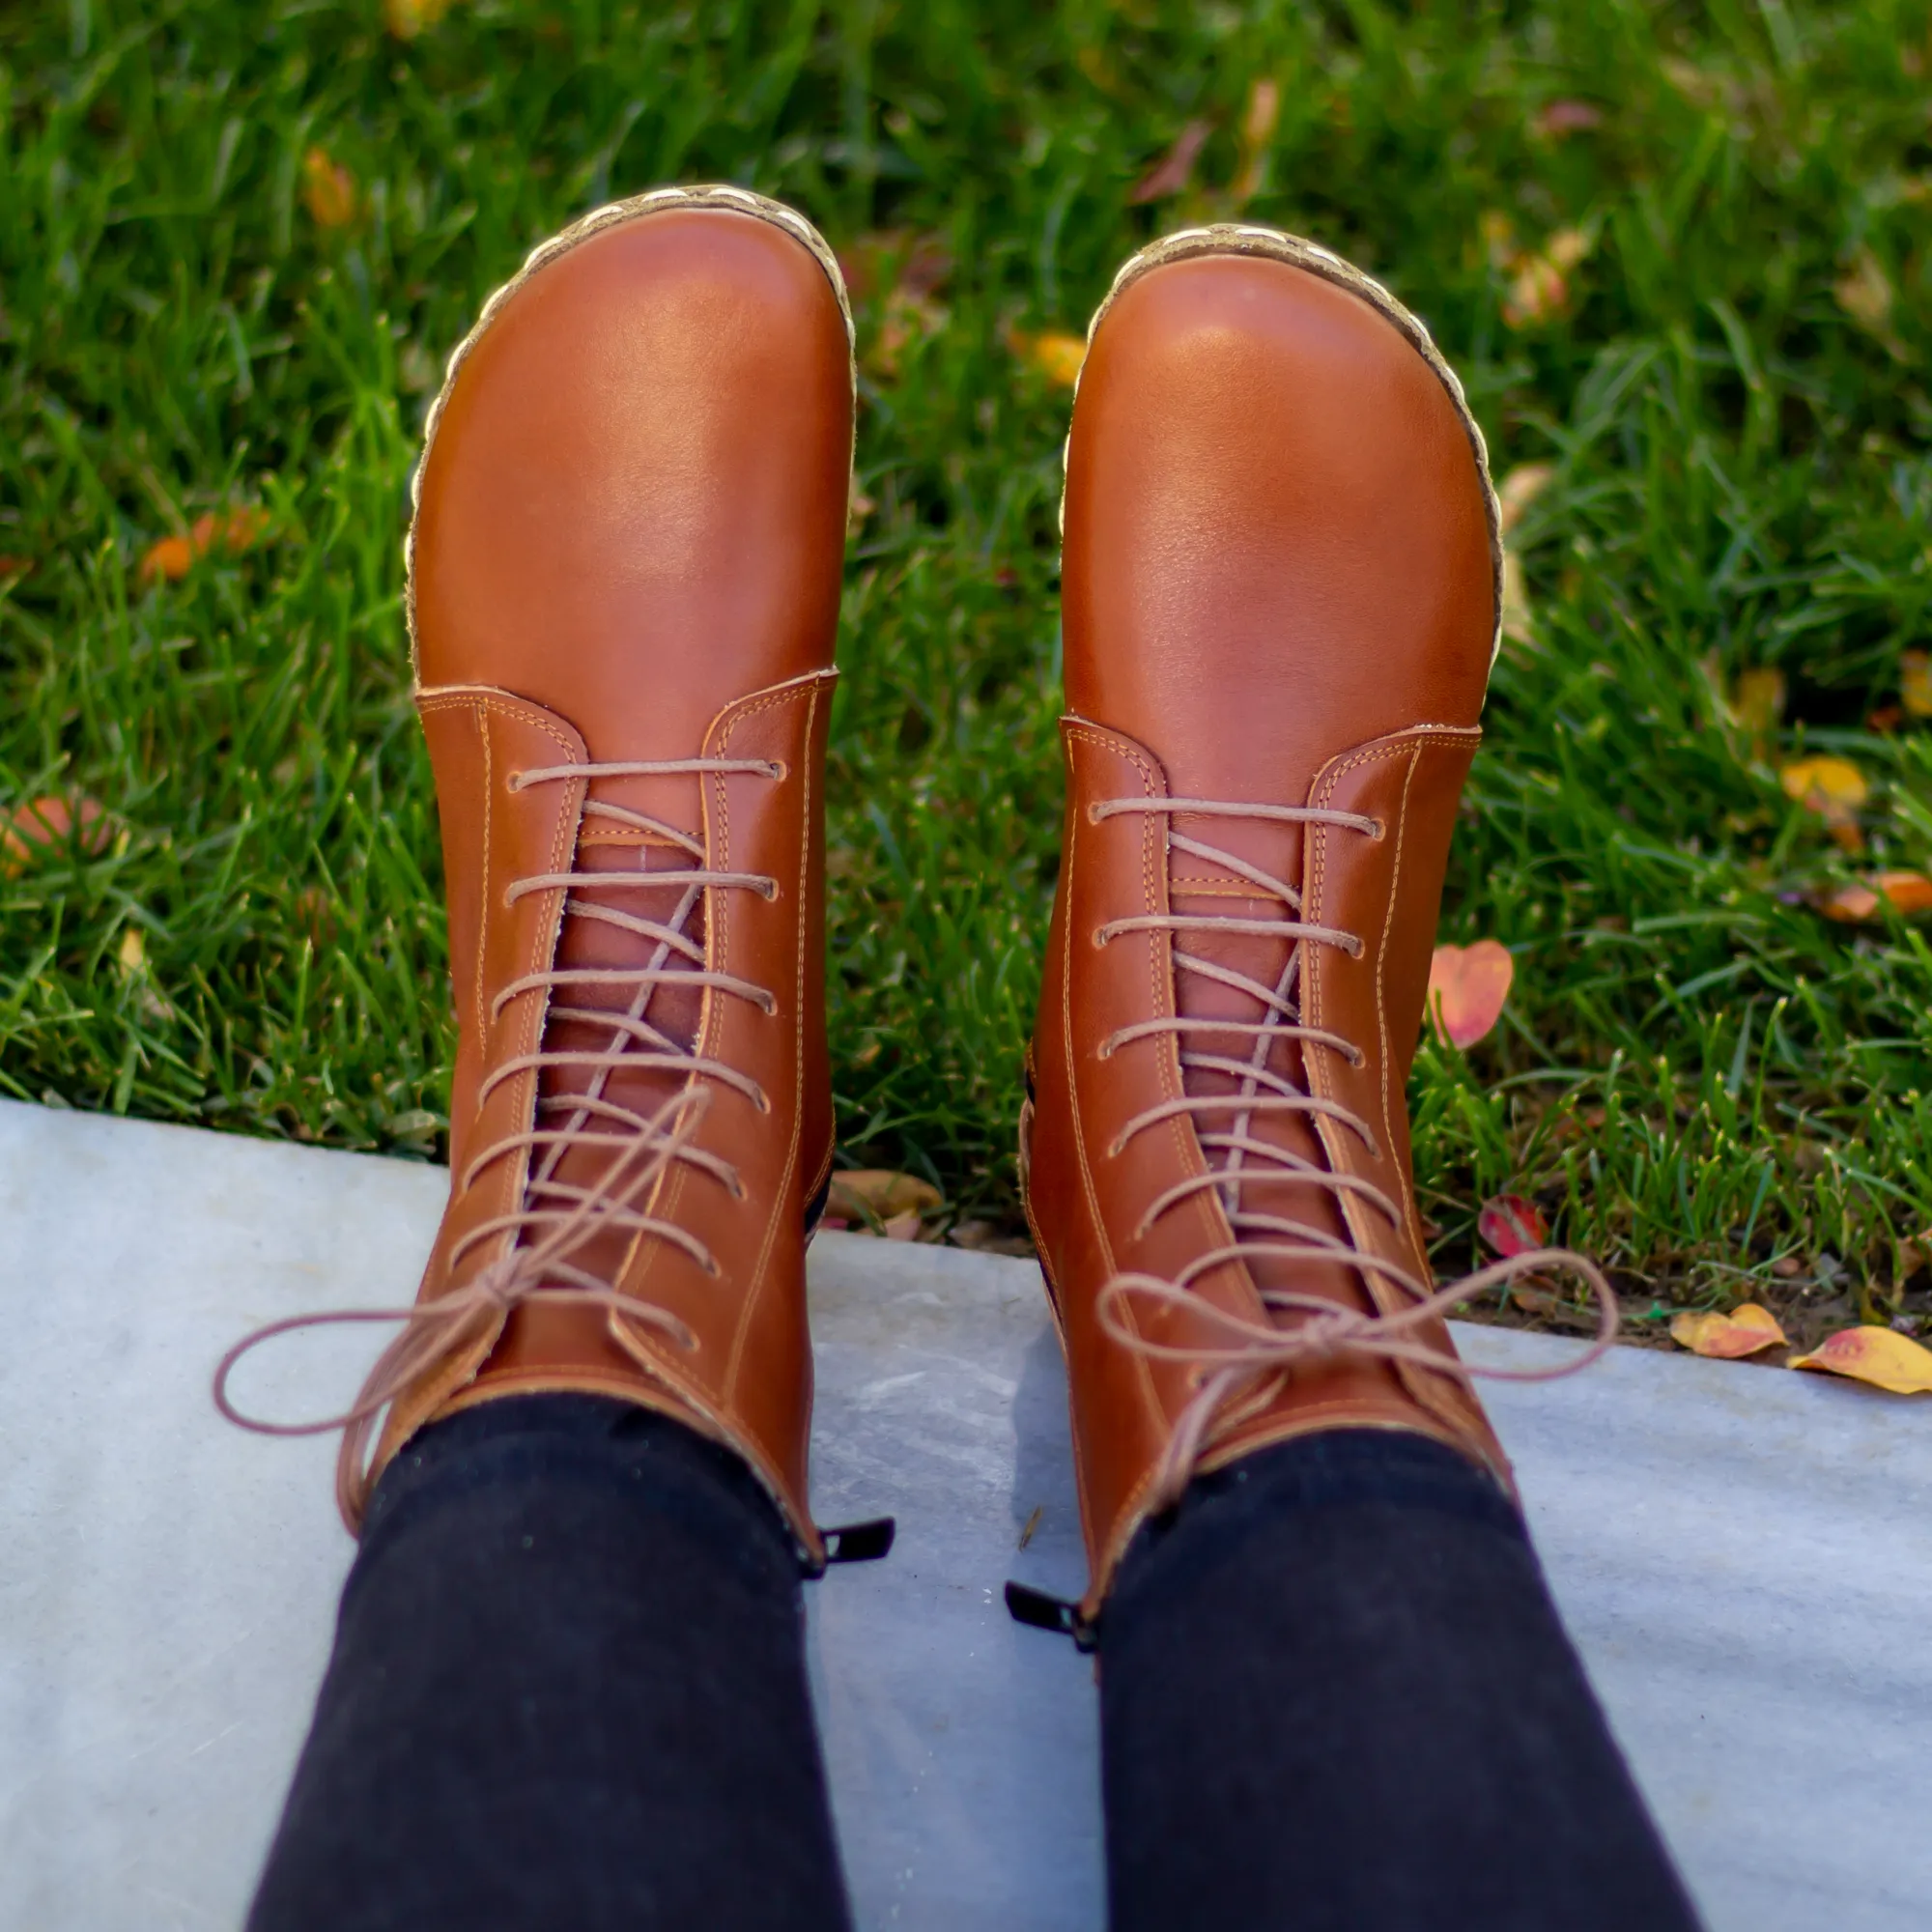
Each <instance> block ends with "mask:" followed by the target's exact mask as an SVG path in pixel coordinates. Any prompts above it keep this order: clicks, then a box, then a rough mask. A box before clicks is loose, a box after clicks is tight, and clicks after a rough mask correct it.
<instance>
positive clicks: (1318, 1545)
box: [1100, 1430, 1696, 1932]
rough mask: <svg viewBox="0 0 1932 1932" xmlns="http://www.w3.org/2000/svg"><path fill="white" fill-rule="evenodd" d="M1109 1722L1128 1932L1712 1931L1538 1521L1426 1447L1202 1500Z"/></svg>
mask: <svg viewBox="0 0 1932 1932" xmlns="http://www.w3.org/2000/svg"><path fill="white" fill-rule="evenodd" d="M1100 1708H1101V1750H1102V1776H1103V1781H1104V1791H1105V1803H1106V1817H1107V1846H1108V1852H1107V1857H1108V1889H1109V1896H1110V1904H1111V1922H1112V1926H1113V1928H1114V1932H1156V1928H1158V1932H1175V1929H1176V1928H1179V1927H1192V1926H1212V1927H1214V1928H1215V1932H1264V1928H1265V1932H1344V1928H1346V1932H1553V1928H1558V1927H1560V1928H1562V1929H1563V1932H1633V1928H1637V1927H1641V1928H1643V1932H1689V1928H1693V1927H1694V1926H1695V1924H1696V1918H1695V1915H1694V1914H1693V1912H1692V1910H1691V1908H1690V1904H1689V1902H1688V1900H1687V1897H1686V1894H1685V1892H1684V1890H1683V1888H1682V1886H1681V1884H1680V1883H1679V1881H1678V1879H1677V1876H1676V1874H1675V1872H1674V1871H1673V1869H1672V1866H1671V1863H1670V1860H1669V1857H1668V1854H1667V1853H1666V1852H1665V1851H1664V1848H1663V1845H1662V1841H1661V1840H1660V1838H1659V1837H1658V1834H1657V1831H1656V1828H1655V1827H1654V1826H1653V1825H1652V1823H1651V1821H1650V1818H1649V1816H1648V1815H1647V1813H1646V1812H1645V1810H1644V1806H1643V1802H1642V1800H1641V1799H1640V1798H1639V1796H1638V1795H1637V1791H1636V1788H1635V1786H1634V1783H1633V1782H1632V1780H1631V1776H1630V1774H1629V1771H1628V1770H1627V1768H1626V1767H1625V1764H1624V1761H1623V1758H1622V1756H1621V1755H1620V1753H1619V1752H1618V1750H1617V1747H1616V1745H1615V1744H1614V1743H1613V1742H1612V1740H1611V1738H1610V1735H1609V1731H1608V1729H1607V1727H1606V1726H1605V1720H1604V1717H1603V1713H1602V1711H1601V1710H1600V1708H1599V1707H1598V1704H1597V1700H1596V1698H1595V1696H1594V1695H1593V1694H1592V1692H1591V1690H1590V1687H1589V1684H1588V1682H1587V1681H1586V1680H1585V1678H1584V1675H1583V1671H1582V1666H1581V1665H1580V1663H1579V1662H1578V1661H1577V1654H1576V1652H1575V1650H1574V1649H1573V1648H1572V1647H1571V1644H1570V1641H1569V1638H1568V1637H1567V1636H1566V1635H1565V1634H1564V1631H1563V1628H1562V1625H1561V1624H1560V1622H1559V1621H1558V1619H1557V1615H1556V1610H1555V1606H1554V1605H1553V1604H1552V1603H1551V1601H1550V1598H1549V1593H1548V1588H1547V1587H1546V1585H1545V1583H1544V1580H1543V1575H1542V1571H1541V1569H1540V1567H1539V1566H1538V1564H1537V1561H1536V1557H1535V1554H1534V1553H1533V1551H1532V1550H1531V1548H1530V1546H1529V1541H1528V1538H1527V1536H1526V1534H1525V1532H1524V1529H1523V1525H1522V1520H1521V1518H1520V1516H1519V1515H1518V1513H1517V1511H1516V1509H1515V1508H1514V1507H1513V1506H1512V1505H1511V1503H1510V1502H1509V1501H1508V1499H1507V1498H1506V1497H1505V1495H1504V1494H1503V1492H1501V1490H1500V1489H1499V1488H1498V1487H1497V1486H1496V1485H1495V1484H1494V1482H1493V1481H1492V1479H1491V1478H1489V1477H1488V1476H1486V1475H1484V1474H1483V1473H1482V1472H1481V1471H1479V1470H1477V1469H1476V1468H1475V1467H1474V1466H1473V1465H1472V1464H1471V1463H1468V1462H1466V1461H1465V1460H1464V1459H1463V1458H1462V1457H1461V1456H1459V1455H1457V1454H1456V1453H1455V1452H1453V1451H1452V1450H1449V1449H1446V1448H1443V1447H1441V1446H1440V1445H1438V1444H1436V1443H1434V1442H1431V1441H1429V1440H1427V1439H1426V1438H1424V1437H1421V1436H1414V1435H1398V1434H1391V1433H1381V1432H1375V1431H1367V1430H1361V1431H1345V1432H1336V1433H1334V1434H1331V1435H1319V1436H1311V1437H1308V1438H1306V1439H1304V1440H1301V1441H1295V1442H1288V1443H1283V1444H1280V1445H1278V1446H1276V1447H1274V1448H1271V1449H1266V1450H1263V1451H1261V1452H1260V1453H1258V1454H1257V1455H1255V1456H1253V1457H1250V1458H1249V1459H1247V1460H1246V1461H1245V1462H1242V1463H1237V1464H1236V1465H1235V1466H1234V1467H1232V1468H1229V1469H1225V1470H1221V1471H1218V1472H1217V1473H1215V1474H1214V1475H1211V1476H1208V1477H1205V1478H1201V1479H1199V1480H1197V1481H1196V1482H1195V1483H1194V1484H1193V1485H1192V1486H1191V1488H1190V1489H1189V1491H1188V1492H1187V1494H1186V1496H1185V1497H1184V1498H1183V1499H1182V1501H1181V1504H1180V1506H1179V1509H1178V1510H1176V1511H1174V1512H1173V1513H1172V1514H1171V1515H1170V1516H1168V1517H1167V1518H1165V1519H1163V1520H1161V1521H1160V1522H1159V1523H1157V1524H1151V1525H1150V1526H1149V1527H1148V1528H1147V1529H1145V1530H1143V1531H1142V1533H1141V1535H1140V1537H1139V1538H1138V1539H1137V1541H1136V1543H1135V1545H1134V1547H1133V1548H1132V1549H1131V1550H1130V1551H1129V1553H1128V1556H1127V1558H1126V1561H1125V1563H1124V1564H1123V1565H1122V1571H1121V1577H1120V1581H1119V1584H1118V1586H1117V1588H1116V1590H1115V1592H1114V1595H1113V1597H1112V1598H1111V1600H1110V1601H1109V1603H1108V1605H1107V1609H1106V1614H1105V1619H1104V1623H1103V1626H1102V1631H1101V1638H1100Z"/></svg>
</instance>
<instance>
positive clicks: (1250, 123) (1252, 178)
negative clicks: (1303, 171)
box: [1231, 74, 1281, 208]
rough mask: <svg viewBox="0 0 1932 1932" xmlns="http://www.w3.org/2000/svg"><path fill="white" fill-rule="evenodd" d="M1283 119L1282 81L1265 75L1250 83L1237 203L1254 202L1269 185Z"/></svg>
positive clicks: (1234, 190) (1237, 177)
mask: <svg viewBox="0 0 1932 1932" xmlns="http://www.w3.org/2000/svg"><path fill="white" fill-rule="evenodd" d="M1280 120H1281V83H1280V82H1279V81H1278V80H1271V79H1269V78H1268V77H1267V76H1266V75H1265V74H1264V75H1263V76H1262V77H1261V78H1259V79H1257V80H1254V81H1252V82H1250V83H1249V86H1248V104H1247V106H1246V107H1245V108H1243V109H1242V111H1241V159H1240V165H1239V166H1238V167H1236V170H1235V185H1234V187H1233V188H1232V190H1231V193H1232V194H1233V196H1234V201H1235V206H1236V208H1239V207H1241V206H1243V205H1244V204H1245V203H1247V202H1250V201H1252V200H1253V199H1254V198H1255V196H1256V195H1258V194H1259V193H1261V191H1262V189H1263V188H1264V187H1265V186H1266V185H1267V159H1268V148H1269V144H1270V143H1271V142H1272V141H1273V140H1274V130H1275V128H1276V126H1277V125H1278V124H1279V122H1280Z"/></svg>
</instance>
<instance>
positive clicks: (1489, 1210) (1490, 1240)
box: [1476, 1194, 1549, 1261]
mask: <svg viewBox="0 0 1932 1932" xmlns="http://www.w3.org/2000/svg"><path fill="white" fill-rule="evenodd" d="M1476 1233H1477V1234H1479V1235H1480V1236H1482V1237H1483V1240H1484V1243H1485V1244H1486V1245H1487V1246H1489V1247H1491V1248H1492V1249H1493V1250H1494V1251H1495V1252H1496V1253H1497V1254H1499V1255H1501V1256H1502V1258H1503V1259H1504V1260H1505V1261H1508V1260H1509V1259H1510V1257H1511V1256H1512V1255H1526V1254H1528V1253H1529V1252H1530V1250H1531V1249H1532V1248H1541V1247H1547V1246H1548V1242H1549V1224H1548V1222H1547V1221H1546V1220H1544V1218H1543V1216H1542V1215H1541V1214H1539V1213H1538V1212H1537V1210H1536V1204H1535V1202H1533V1201H1525V1200H1524V1199H1523V1198H1522V1196H1521V1195H1520V1194H1497V1195H1494V1196H1492V1198H1491V1199H1490V1200H1488V1201H1485V1202H1484V1203H1483V1211H1482V1212H1481V1213H1480V1214H1478V1215H1477V1216H1476Z"/></svg>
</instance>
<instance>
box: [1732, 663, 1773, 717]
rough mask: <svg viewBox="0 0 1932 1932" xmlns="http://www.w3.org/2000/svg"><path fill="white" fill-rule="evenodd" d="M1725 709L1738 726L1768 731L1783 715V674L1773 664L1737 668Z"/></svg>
mask: <svg viewBox="0 0 1932 1932" xmlns="http://www.w3.org/2000/svg"><path fill="white" fill-rule="evenodd" d="M1729 708H1730V713H1731V721H1732V723H1733V724H1735V725H1738V726H1739V727H1740V728H1741V729H1743V730H1746V731H1760V732H1761V731H1769V730H1770V729H1771V727H1772V726H1773V725H1776V723H1777V721H1778V720H1779V719H1780V718H1782V717H1783V716H1784V673H1783V672H1782V671H1781V670H1779V669H1778V668H1777V667H1776V665H1759V666H1757V667H1756V668H1754V669H1751V670H1741V671H1739V673H1738V678H1737V682H1736V683H1735V684H1734V685H1732V687H1731V700H1730V707H1729Z"/></svg>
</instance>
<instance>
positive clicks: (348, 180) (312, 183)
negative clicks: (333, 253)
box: [302, 148, 355, 228]
mask: <svg viewBox="0 0 1932 1932" xmlns="http://www.w3.org/2000/svg"><path fill="white" fill-rule="evenodd" d="M302 205H303V206H304V207H305V208H306V209H307V210H308V212H309V214H310V216H311V217H312V218H313V220H314V221H315V224H316V226H317V227H318V228H346V227H347V226H348V225H349V223H350V222H352V221H354V220H355V176H354V175H352V174H351V173H350V172H349V170H348V169H347V168H345V167H343V166H342V165H341V164H340V163H339V162H337V161H332V160H330V159H329V157H328V151H327V149H326V148H311V149H310V150H309V151H308V153H307V154H306V155H304V156H302Z"/></svg>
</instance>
